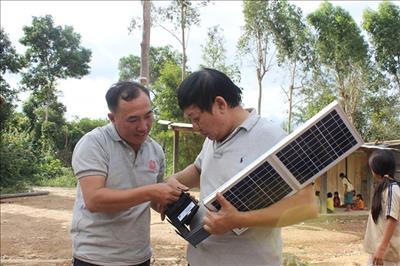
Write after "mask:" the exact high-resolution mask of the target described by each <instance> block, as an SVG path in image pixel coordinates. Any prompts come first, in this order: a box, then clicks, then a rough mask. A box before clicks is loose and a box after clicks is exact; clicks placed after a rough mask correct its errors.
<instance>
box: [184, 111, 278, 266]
mask: <svg viewBox="0 0 400 266" xmlns="http://www.w3.org/2000/svg"><path fill="white" fill-rule="evenodd" d="M285 136H286V133H285V132H284V131H283V130H282V129H281V128H280V127H279V126H277V125H275V124H273V123H271V122H269V121H268V120H267V119H266V118H261V117H260V116H259V115H257V114H256V112H255V110H252V111H251V112H250V115H249V117H248V118H247V119H246V120H245V121H244V122H243V123H242V125H240V126H239V127H238V128H237V129H236V130H234V131H233V132H232V133H231V134H230V135H229V136H228V137H227V138H226V139H225V140H224V141H223V142H216V141H211V140H210V139H206V140H205V142H204V144H203V148H202V150H201V152H200V154H199V155H198V157H197V158H196V160H195V166H196V167H197V168H198V169H199V170H200V198H201V200H202V199H204V198H205V197H207V196H208V195H209V194H211V193H212V192H214V191H215V190H216V189H217V188H218V187H219V186H221V185H222V184H223V183H225V182H226V181H227V180H229V179H230V178H231V177H233V176H234V175H235V174H237V173H238V172H239V171H240V170H242V169H243V168H244V167H246V166H247V165H249V164H250V163H251V162H253V161H254V160H255V159H257V158H258V157H259V156H261V155H262V154H263V153H265V152H266V151H268V150H269V149H270V148H272V146H274V145H275V144H276V143H277V142H279V141H280V140H281V139H283V138H284V137H285ZM200 202H202V201H200ZM205 212H206V211H205V207H204V206H201V209H200V211H199V212H198V213H197V214H196V216H195V219H194V222H193V224H192V226H196V225H197V224H199V223H200V222H201V221H202V218H203V217H204V214H205ZM281 253H282V239H281V230H280V229H279V228H267V227H257V228H256V227H254V228H249V229H248V230H247V231H245V232H244V233H242V234H241V235H236V234H235V233H233V232H228V233H226V234H224V235H222V236H217V235H211V236H210V237H208V238H207V239H206V240H204V241H203V242H202V243H201V244H199V245H198V246H197V247H196V248H194V247H193V246H191V245H189V246H188V260H189V264H190V266H200V265H201V266H207V265H229V266H231V265H240V266H243V265H252V266H253V265H273V266H277V265H281Z"/></svg>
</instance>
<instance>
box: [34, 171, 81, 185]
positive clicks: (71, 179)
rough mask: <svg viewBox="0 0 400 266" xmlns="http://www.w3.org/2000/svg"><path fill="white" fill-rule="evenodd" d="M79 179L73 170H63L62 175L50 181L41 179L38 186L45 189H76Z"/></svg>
mask: <svg viewBox="0 0 400 266" xmlns="http://www.w3.org/2000/svg"><path fill="white" fill-rule="evenodd" d="M76 184H77V179H76V177H75V175H74V173H73V171H72V169H71V168H63V169H62V175H60V176H56V177H54V178H49V179H40V180H39V181H38V182H37V185H38V186H44V187H76Z"/></svg>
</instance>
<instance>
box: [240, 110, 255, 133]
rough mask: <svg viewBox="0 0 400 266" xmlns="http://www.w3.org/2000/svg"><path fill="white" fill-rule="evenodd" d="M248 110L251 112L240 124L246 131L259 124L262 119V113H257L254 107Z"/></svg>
mask: <svg viewBox="0 0 400 266" xmlns="http://www.w3.org/2000/svg"><path fill="white" fill-rule="evenodd" d="M246 111H247V112H249V113H250V114H249V116H248V117H247V118H246V120H244V121H243V123H242V124H241V125H240V126H239V128H244V129H245V130H246V131H250V130H251V129H252V128H253V127H254V126H255V125H256V124H257V122H258V120H259V119H260V115H258V114H257V112H256V109H254V108H249V109H246Z"/></svg>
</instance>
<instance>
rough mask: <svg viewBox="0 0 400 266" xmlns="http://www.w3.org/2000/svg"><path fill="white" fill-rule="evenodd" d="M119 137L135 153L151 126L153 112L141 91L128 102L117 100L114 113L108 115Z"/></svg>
mask: <svg viewBox="0 0 400 266" xmlns="http://www.w3.org/2000/svg"><path fill="white" fill-rule="evenodd" d="M109 118H110V120H111V121H112V122H113V123H114V125H115V128H116V129H117V132H118V134H119V135H120V137H121V138H122V139H123V140H125V141H126V142H127V143H128V144H129V145H130V146H131V147H132V148H133V149H134V150H135V151H138V150H139V149H140V145H141V144H142V143H143V142H144V141H145V140H146V138H147V136H148V135H149V132H150V130H151V126H152V124H153V110H152V108H151V103H150V99H149V97H148V96H147V95H146V94H145V93H144V92H142V91H140V94H139V96H138V97H137V98H135V99H132V100H130V101H128V102H127V101H124V100H119V103H118V107H117V109H116V111H115V112H114V113H110V114H109Z"/></svg>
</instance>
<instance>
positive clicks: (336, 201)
mask: <svg viewBox="0 0 400 266" xmlns="http://www.w3.org/2000/svg"><path fill="white" fill-rule="evenodd" d="M333 207H335V208H340V198H339V192H337V191H335V192H334V193H333Z"/></svg>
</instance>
